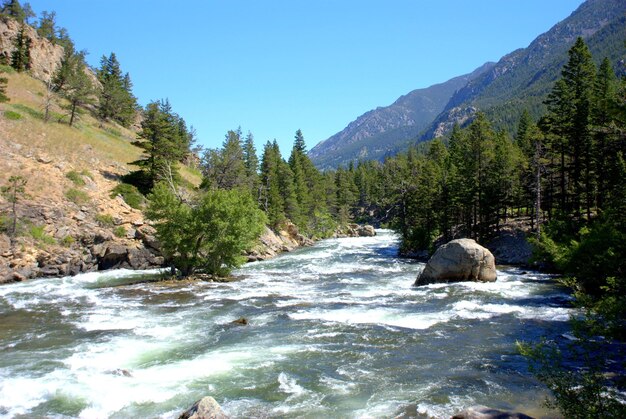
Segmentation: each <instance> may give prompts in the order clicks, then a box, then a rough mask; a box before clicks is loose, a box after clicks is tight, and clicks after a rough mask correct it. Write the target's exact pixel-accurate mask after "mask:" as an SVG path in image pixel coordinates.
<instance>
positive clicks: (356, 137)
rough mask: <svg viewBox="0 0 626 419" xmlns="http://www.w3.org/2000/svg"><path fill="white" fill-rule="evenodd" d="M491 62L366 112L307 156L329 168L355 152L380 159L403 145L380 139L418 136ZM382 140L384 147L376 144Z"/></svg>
mask: <svg viewBox="0 0 626 419" xmlns="http://www.w3.org/2000/svg"><path fill="white" fill-rule="evenodd" d="M492 65H495V63H491V62H488V63H485V64H483V65H482V66H480V67H478V68H477V69H475V70H474V71H472V72H470V73H468V74H464V75H461V76H457V77H454V78H452V79H450V80H447V81H445V82H442V83H437V84H433V85H431V86H428V87H425V88H420V89H415V90H412V91H411V92H409V93H407V94H405V95H402V96H400V97H399V98H398V99H396V100H395V101H394V102H393V103H392V104H391V105H389V106H381V107H377V108H376V109H372V110H370V111H367V112H365V113H364V114H362V115H360V116H359V117H357V118H356V119H355V120H354V121H352V122H350V123H349V124H348V126H346V128H344V129H343V130H342V131H340V132H339V133H337V134H335V135H333V136H332V137H330V138H328V139H327V140H325V141H322V142H320V143H318V144H317V145H316V146H315V147H313V148H312V149H311V150H310V151H309V156H310V157H311V159H312V160H313V162H314V163H315V164H316V165H318V166H321V167H322V168H329V167H337V166H339V165H341V164H345V163H347V162H348V161H351V160H354V158H350V157H346V158H344V157H343V156H351V155H352V154H353V153H354V152H355V151H356V153H357V158H368V159H380V158H382V157H384V156H385V155H388V154H389V153H393V154H395V153H396V152H397V151H399V149H401V148H402V146H404V145H405V144H403V141H395V140H392V141H389V142H386V141H381V140H386V138H388V137H390V136H391V137H396V138H400V139H401V140H404V139H410V138H412V137H415V136H416V135H418V134H419V133H420V132H421V131H422V130H423V129H424V128H426V126H427V124H428V123H429V122H430V121H432V119H433V118H435V117H436V116H437V115H438V114H439V113H440V112H441V111H442V110H443V109H444V106H445V105H446V103H447V102H448V100H449V98H450V97H451V96H452V95H453V94H454V92H455V91H456V90H458V89H460V88H462V87H463V86H464V85H466V84H467V82H468V81H469V80H471V79H472V78H474V77H476V76H478V75H479V74H481V73H483V72H484V71H487V70H488V69H489V68H490V67H491V66H492ZM381 143H382V144H383V147H376V145H377V144H381ZM355 149H356V150H355Z"/></svg>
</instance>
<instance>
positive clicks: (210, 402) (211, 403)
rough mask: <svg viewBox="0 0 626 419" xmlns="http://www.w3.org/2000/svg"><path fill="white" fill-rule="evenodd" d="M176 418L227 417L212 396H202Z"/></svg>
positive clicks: (208, 418)
mask: <svg viewBox="0 0 626 419" xmlns="http://www.w3.org/2000/svg"><path fill="white" fill-rule="evenodd" d="M178 419H228V416H226V414H225V413H224V411H223V410H222V408H221V407H220V405H219V404H218V403H217V402H216V401H215V399H214V398H213V397H209V396H207V397H203V398H202V399H200V400H198V401H197V402H195V403H194V405H193V406H191V407H190V408H189V409H187V410H186V411H184V412H183V413H181V415H180V416H179V417H178Z"/></svg>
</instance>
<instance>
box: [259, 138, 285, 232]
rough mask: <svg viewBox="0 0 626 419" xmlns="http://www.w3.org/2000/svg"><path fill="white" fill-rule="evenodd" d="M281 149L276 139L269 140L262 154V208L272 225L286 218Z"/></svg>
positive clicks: (274, 225) (276, 225) (278, 223)
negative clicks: (282, 185) (281, 188)
mask: <svg viewBox="0 0 626 419" xmlns="http://www.w3.org/2000/svg"><path fill="white" fill-rule="evenodd" d="M281 160H282V158H281V156H280V150H279V148H278V143H277V142H276V140H274V142H273V143H272V142H270V141H268V142H267V143H266V144H265V146H264V147H263V155H262V156H261V209H263V211H265V214H267V218H268V221H269V223H270V225H271V226H272V227H274V228H275V227H278V226H279V225H280V224H281V223H282V222H283V221H284V220H285V211H284V201H283V197H282V195H281V193H280V179H279V170H280V164H281Z"/></svg>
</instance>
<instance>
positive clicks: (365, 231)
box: [357, 225, 376, 237]
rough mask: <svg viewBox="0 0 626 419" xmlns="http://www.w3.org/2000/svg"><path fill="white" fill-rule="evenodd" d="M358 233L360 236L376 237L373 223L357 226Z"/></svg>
mask: <svg viewBox="0 0 626 419" xmlns="http://www.w3.org/2000/svg"><path fill="white" fill-rule="evenodd" d="M357 233H358V235H359V237H374V236H375V235H376V230H374V227H373V226H371V225H361V226H359V227H358V228H357Z"/></svg>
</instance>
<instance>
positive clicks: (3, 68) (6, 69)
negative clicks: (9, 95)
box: [0, 64, 15, 74]
mask: <svg viewBox="0 0 626 419" xmlns="http://www.w3.org/2000/svg"><path fill="white" fill-rule="evenodd" d="M0 73H8V74H15V69H14V68H13V67H11V66H10V65H5V64H0Z"/></svg>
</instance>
